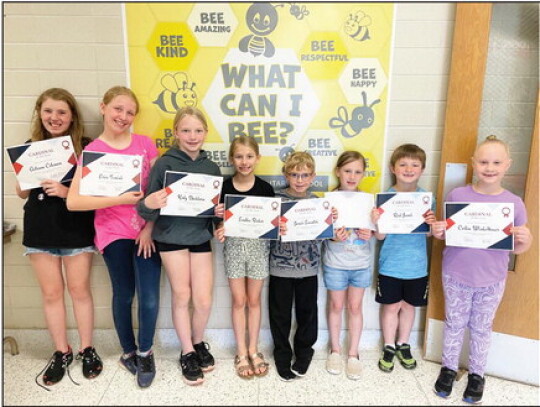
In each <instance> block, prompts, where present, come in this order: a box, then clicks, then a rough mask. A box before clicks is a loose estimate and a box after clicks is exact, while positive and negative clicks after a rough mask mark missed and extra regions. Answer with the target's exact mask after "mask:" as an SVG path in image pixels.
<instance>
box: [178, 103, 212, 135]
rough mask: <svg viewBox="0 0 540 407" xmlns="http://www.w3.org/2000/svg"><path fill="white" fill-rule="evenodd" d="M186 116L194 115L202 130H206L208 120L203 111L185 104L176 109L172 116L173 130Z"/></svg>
mask: <svg viewBox="0 0 540 407" xmlns="http://www.w3.org/2000/svg"><path fill="white" fill-rule="evenodd" d="M186 116H195V117H196V118H197V119H199V121H200V122H201V123H202V125H203V128H204V130H205V131H208V122H207V121H206V116H205V115H204V113H203V112H201V111H200V110H199V109H197V108H196V107H191V106H185V107H181V108H180V109H178V111H177V112H176V115H175V116H174V121H173V132H175V131H176V126H177V125H178V123H180V121H181V120H182V119H183V118H184V117H186Z"/></svg>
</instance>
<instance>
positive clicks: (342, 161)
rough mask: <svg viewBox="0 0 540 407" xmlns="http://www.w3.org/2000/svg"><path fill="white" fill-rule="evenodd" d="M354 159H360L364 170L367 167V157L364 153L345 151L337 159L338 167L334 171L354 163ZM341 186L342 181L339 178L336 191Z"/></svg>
mask: <svg viewBox="0 0 540 407" xmlns="http://www.w3.org/2000/svg"><path fill="white" fill-rule="evenodd" d="M353 161H360V162H361V163H362V165H363V167H364V170H365V169H366V158H365V157H364V156H363V155H362V153H360V152H358V151H353V150H349V151H344V152H342V153H341V155H340V156H339V157H338V159H337V163H336V168H335V170H334V171H337V170H339V169H340V168H341V167H343V166H345V165H347V164H349V163H352V162H353ZM340 187H341V182H340V180H339V178H338V184H337V186H336V191H337V190H338V189H339V188H340Z"/></svg>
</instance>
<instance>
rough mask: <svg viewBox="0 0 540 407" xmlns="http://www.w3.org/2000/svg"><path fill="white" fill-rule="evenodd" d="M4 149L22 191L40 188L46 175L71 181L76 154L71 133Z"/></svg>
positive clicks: (63, 180)
mask: <svg viewBox="0 0 540 407" xmlns="http://www.w3.org/2000/svg"><path fill="white" fill-rule="evenodd" d="M6 150H7V153H8V155H9V159H10V161H11V165H12V166H13V170H14V171H15V176H16V177H17V181H18V182H19V186H20V187H21V190H23V191H24V190H27V189H33V188H39V187H40V186H41V182H42V181H44V180H46V179H51V180H53V181H58V182H66V181H70V180H71V179H72V178H73V174H75V168H76V165H77V157H76V156H75V151H74V150H73V142H72V141H71V136H62V137H53V138H50V139H46V140H41V141H35V142H33V143H27V144H22V145H18V146H13V147H7V148H6Z"/></svg>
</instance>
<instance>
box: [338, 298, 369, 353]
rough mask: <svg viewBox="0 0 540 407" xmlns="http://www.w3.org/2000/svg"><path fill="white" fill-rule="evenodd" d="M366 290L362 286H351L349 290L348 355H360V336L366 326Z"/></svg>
mask: <svg viewBox="0 0 540 407" xmlns="http://www.w3.org/2000/svg"><path fill="white" fill-rule="evenodd" d="M365 290H366V289H365V288H360V287H349V288H348V290H347V306H348V314H349V353H348V356H358V346H359V344H360V337H361V336H362V328H363V326H364V316H363V312H362V304H363V300H364V292H365ZM338 332H339V331H338ZM338 335H339V333H338Z"/></svg>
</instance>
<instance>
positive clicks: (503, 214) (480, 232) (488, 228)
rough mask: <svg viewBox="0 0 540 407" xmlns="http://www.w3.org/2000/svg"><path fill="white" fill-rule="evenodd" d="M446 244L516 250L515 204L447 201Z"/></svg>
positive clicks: (445, 207) (445, 206)
mask: <svg viewBox="0 0 540 407" xmlns="http://www.w3.org/2000/svg"><path fill="white" fill-rule="evenodd" d="M444 216H445V219H446V245H447V246H458V247H470V248H475V249H492V250H514V235H513V234H512V233H511V232H510V229H511V228H512V227H513V226H514V204H513V203H485V202H474V203H465V202H445V203H444Z"/></svg>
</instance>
